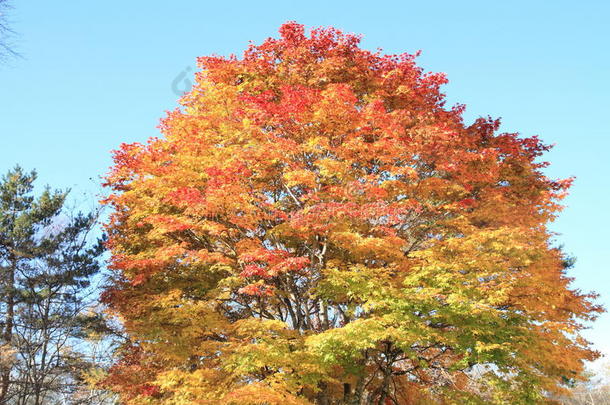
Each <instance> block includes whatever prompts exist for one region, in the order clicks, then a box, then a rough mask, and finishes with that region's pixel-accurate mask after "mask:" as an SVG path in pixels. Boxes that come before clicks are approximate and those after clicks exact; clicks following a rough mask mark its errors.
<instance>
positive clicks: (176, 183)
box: [104, 23, 600, 405]
mask: <svg viewBox="0 0 610 405" xmlns="http://www.w3.org/2000/svg"><path fill="white" fill-rule="evenodd" d="M280 34H281V37H280V38H279V39H268V40H267V41H265V42H264V43H263V44H262V45H259V46H255V45H252V46H250V47H249V49H248V50H247V51H246V52H245V53H244V56H243V58H242V59H238V58H236V57H229V58H222V57H203V58H200V59H199V65H200V67H201V72H200V73H198V75H197V77H196V78H197V83H196V85H195V86H194V87H193V89H192V91H191V92H190V93H188V94H187V95H185V96H184V97H183V98H182V99H181V104H182V108H181V109H178V110H175V111H173V112H171V113H169V114H168V116H167V118H165V119H164V120H163V121H162V123H161V126H160V128H161V131H162V133H163V137H162V138H160V139H157V138H155V139H151V140H150V141H149V142H148V143H147V144H145V145H143V144H127V145H122V146H121V148H120V149H119V150H118V151H117V152H116V153H115V166H114V168H113V170H112V171H111V173H110V174H109V175H108V178H107V182H108V185H109V186H110V187H112V189H113V191H114V193H113V194H112V195H110V197H109V198H108V200H107V201H108V203H109V204H111V205H112V206H113V207H114V213H113V215H112V218H111V219H110V221H109V223H108V226H107V229H108V232H109V242H108V246H109V248H110V249H111V252H112V266H113V269H114V270H115V271H116V273H115V280H114V283H113V286H112V287H111V288H109V289H108V290H107V291H106V292H105V294H104V300H105V302H107V303H108V304H109V305H110V307H111V309H112V311H114V313H115V314H117V315H118V316H119V317H120V318H121V319H122V320H123V321H124V326H125V330H126V332H127V333H128V335H129V336H130V339H131V340H130V343H129V344H126V345H124V346H123V347H122V349H121V352H120V355H121V358H120V360H119V361H118V362H117V364H116V365H115V366H114V368H113V369H112V370H111V373H110V375H109V377H108V378H107V380H106V384H107V386H110V387H112V388H113V389H114V390H116V391H117V392H119V393H120V395H121V397H122V400H123V401H124V402H125V403H127V404H154V403H158V404H166V405H167V404H187V403H201V404H205V403H210V404H218V403H223V404H311V403H315V404H415V403H431V402H433V403H445V404H449V403H455V404H465V403H473V404H474V403H485V404H490V403H496V404H532V403H542V402H550V399H549V398H550V395H551V393H561V392H564V391H565V384H564V383H565V382H566V381H571V380H573V379H574V378H578V376H579V375H580V372H581V370H582V362H583V360H590V359H593V358H595V357H596V353H595V352H593V351H591V349H590V348H589V346H588V343H587V342H586V341H585V340H583V339H582V338H581V337H580V336H579V330H580V329H582V324H581V322H582V321H583V320H590V319H593V318H594V317H595V314H596V312H598V311H600V308H599V307H597V306H595V305H594V304H592V302H591V299H592V298H593V296H592V295H587V294H583V293H580V292H579V291H577V290H573V289H570V287H569V284H570V278H568V277H567V276H566V274H565V269H564V262H565V260H566V259H565V257H564V255H563V254H562V252H561V251H560V250H559V249H557V248H554V247H553V246H552V240H551V236H552V234H551V233H550V232H549V231H548V229H547V226H546V225H547V223H548V222H549V221H551V220H553V218H554V217H555V216H556V214H557V213H558V212H559V210H560V208H561V206H560V205H559V200H560V199H561V198H562V197H563V196H564V194H565V192H566V190H567V188H568V187H569V184H570V180H550V179H548V178H547V177H545V176H544V174H543V173H542V169H543V168H544V167H545V165H546V164H545V163H543V162H540V161H538V158H539V157H540V156H541V155H542V154H543V153H544V152H545V151H547V150H548V149H549V147H547V146H545V145H544V144H542V143H541V142H540V141H539V140H538V139H537V138H536V137H530V138H523V137H520V136H519V135H518V134H509V133H498V127H499V121H497V120H493V119H489V118H480V119H477V120H476V121H475V122H474V123H472V124H470V125H466V124H465V123H464V122H463V120H462V111H463V106H460V105H458V106H455V107H453V108H446V107H445V105H444V103H445V102H444V96H443V94H442V93H441V92H440V90H439V88H440V86H441V85H442V84H444V83H445V82H446V80H445V78H444V77H443V75H440V74H429V73H423V72H422V70H421V68H419V67H417V66H416V64H415V62H414V55H408V54H402V55H383V54H381V53H372V52H369V51H366V50H362V49H360V48H359V47H358V44H359V39H358V37H356V36H353V35H346V34H343V33H341V32H339V31H337V30H335V29H332V28H328V29H314V30H312V31H311V34H310V35H309V36H308V35H306V34H305V31H304V28H303V26H301V25H299V24H296V23H288V24H285V25H283V26H282V27H281V28H280Z"/></svg>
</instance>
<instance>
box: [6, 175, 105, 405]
mask: <svg viewBox="0 0 610 405" xmlns="http://www.w3.org/2000/svg"><path fill="white" fill-rule="evenodd" d="M35 179H36V173H35V172H31V173H26V172H24V171H23V170H22V169H21V168H19V167H17V168H15V169H14V170H11V171H9V172H8V173H7V174H6V175H5V176H4V177H3V178H2V180H1V181H0V276H1V280H0V290H1V294H0V326H1V327H2V335H1V338H0V346H1V349H2V360H3V361H2V364H1V366H0V372H1V374H0V384H1V385H0V403H2V404H16V405H30V404H32V405H40V404H53V403H60V398H65V397H66V396H68V395H69V394H70V393H71V392H73V391H75V390H78V389H79V387H80V385H81V384H80V382H79V380H80V379H81V376H80V374H81V373H82V372H84V371H85V370H88V369H89V368H90V367H91V366H92V365H91V364H90V363H89V362H88V361H87V356H86V355H85V353H86V347H85V346H86V345H85V344H84V343H83V338H84V337H85V336H86V335H87V334H88V333H89V332H91V331H96V330H99V328H100V326H101V325H103V323H102V322H101V321H102V320H101V318H100V315H99V314H96V313H92V312H89V309H90V307H89V298H90V297H91V296H92V294H93V290H92V289H91V288H90V285H91V278H92V277H93V276H94V275H95V274H96V273H97V272H98V271H99V269H100V260H99V257H100V255H101V253H102V252H103V247H102V244H101V241H92V240H91V239H92V238H91V234H92V232H94V230H95V226H96V223H97V214H96V213H90V214H81V213H79V214H77V215H74V216H70V215H69V212H67V211H66V208H65V201H66V196H67V192H63V191H51V190H50V189H49V188H47V189H45V191H44V192H43V193H42V194H41V195H40V196H39V197H37V198H35V197H34V196H33V186H34V181H35ZM62 403H63V402H62Z"/></svg>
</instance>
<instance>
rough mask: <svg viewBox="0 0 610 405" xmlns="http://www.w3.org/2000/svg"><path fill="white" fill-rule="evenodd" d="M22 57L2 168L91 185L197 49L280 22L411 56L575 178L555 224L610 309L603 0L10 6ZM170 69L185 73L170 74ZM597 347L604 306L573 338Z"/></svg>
mask: <svg viewBox="0 0 610 405" xmlns="http://www.w3.org/2000/svg"><path fill="white" fill-rule="evenodd" d="M13 4H14V7H15V8H14V10H13V11H12V12H11V17H10V18H11V19H12V21H13V28H14V29H15V31H17V32H18V33H19V37H18V38H17V41H16V45H17V50H18V51H19V52H20V53H21V54H22V55H23V58H22V59H14V60H11V61H9V63H8V64H5V65H4V66H0V172H2V173H4V172H6V171H7V170H8V169H9V168H11V167H13V166H14V165H15V164H20V165H22V166H23V167H25V168H28V169H29V168H36V169H37V170H38V171H39V174H40V176H39V177H40V179H41V183H49V184H50V185H52V186H53V187H58V188H67V187H71V188H72V189H73V192H74V195H75V196H76V197H77V198H78V196H81V195H83V194H86V195H93V194H95V193H96V192H98V191H99V186H98V183H99V181H98V177H99V176H100V175H101V174H103V173H104V172H105V171H106V169H107V168H108V166H109V165H110V150H111V149H113V148H115V147H117V145H119V144H120V143H122V142H134V141H144V140H145V139H147V138H148V137H150V136H155V135H157V134H158V133H157V130H156V128H155V127H156V125H157V122H158V119H159V118H160V117H162V116H163V114H164V111H165V110H169V109H173V108H174V107H175V106H176V100H177V98H178V96H177V95H176V94H175V93H176V91H180V89H182V88H184V86H185V85H187V84H188V81H189V79H190V78H191V77H192V74H193V72H194V65H195V63H194V62H195V58H196V57H197V56H201V55H209V54H212V53H217V54H223V55H226V54H230V53H237V54H239V53H241V51H242V50H243V49H244V48H245V47H246V46H247V44H248V41H250V40H252V41H254V42H260V41H262V40H263V39H265V38H266V37H268V36H275V35H276V33H277V28H278V27H279V26H280V24H282V23H283V22H285V21H287V20H296V21H298V22H300V23H303V24H305V25H307V26H319V25H333V26H335V27H337V28H340V29H343V30H345V31H348V32H354V33H360V34H363V35H364V39H363V46H364V47H365V48H369V49H376V48H379V47H381V48H383V49H384V50H385V51H386V52H388V53H398V52H403V51H408V52H415V51H417V50H422V51H423V53H422V56H421V57H420V58H419V63H420V65H421V66H423V67H424V68H425V69H426V70H430V71H441V72H445V73H446V74H447V75H448V78H449V80H450V83H449V85H447V86H446V87H445V92H446V93H447V96H448V100H449V102H450V103H456V102H460V103H464V104H466V105H467V111H466V120H467V122H470V121H471V120H472V119H474V118H476V117H478V116H486V115H491V116H493V117H502V119H503V126H502V130H504V131H510V132H513V131H514V132H521V133H522V134H524V135H534V134H538V135H540V136H541V137H542V139H544V140H545V141H546V142H547V143H554V144H556V145H557V146H556V147H555V149H554V150H553V151H552V152H551V153H550V154H549V155H548V156H547V160H550V161H551V162H552V166H551V167H550V168H549V170H548V175H549V176H550V177H568V176H576V178H577V179H576V183H575V185H574V187H573V188H572V191H571V196H570V197H569V198H568V199H567V201H566V203H567V205H568V207H567V208H566V210H565V211H564V213H563V214H562V216H561V217H560V219H559V220H557V221H556V222H555V223H554V224H553V225H552V228H553V229H554V230H555V231H557V232H559V233H560V234H561V235H559V236H558V237H557V239H558V242H559V243H562V244H564V245H565V247H566V250H567V251H568V252H570V253H572V254H573V255H575V256H576V257H577V259H578V260H577V265H576V268H575V269H574V270H573V271H572V272H571V273H570V274H571V275H572V276H574V277H576V282H575V285H576V286H577V287H579V288H582V289H583V290H585V291H587V290H596V291H597V292H599V293H600V294H601V298H600V300H599V301H600V302H601V303H605V304H606V306H608V307H610V272H609V271H608V270H607V267H608V263H609V262H610V248H608V246H607V245H608V242H609V238H608V229H610V214H609V210H608V200H609V197H610V180H609V176H608V173H607V172H608V169H609V168H610V167H609V166H610V163H609V161H610V154H609V150H610V129H609V128H610V126H609V125H608V123H607V121H608V119H609V118H610V104H609V102H608V95H609V94H610V79H609V75H610V52H609V49H608V42H609V40H610V25H609V24H608V23H607V17H608V15H610V2H606V1H602V0H599V1H591V0H589V1H586V0H585V1H581V2H575V1H532V0H530V1H511V2H492V1H459V2H456V1H437V2H427V1H422V0H420V1H417V2H414V1H408V0H403V1H396V2H382V1H379V2H357V1H350V2H343V1H334V2H330V1H328V2H326V1H307V2H303V1H301V2H292V1H268V2H251V1H247V2H240V1H232V2H230V1H224V2H223V1H214V2H211V1H210V2H206V1H194V0H193V1H176V2H168V1H146V2H145V1H131V2H126V1H116V0H108V1H104V2H84V1H63V2H48V1H28V2H25V1H23V2H17V1H14V2H13ZM181 73H185V75H184V76H183V77H181V76H180V74H181ZM586 336H587V337H589V338H590V339H591V340H593V341H594V342H595V343H596V345H597V347H598V348H599V349H600V350H602V351H604V352H606V353H609V354H610V316H609V315H604V316H603V317H602V318H600V319H599V321H598V322H596V324H595V325H594V327H593V328H592V329H591V330H589V331H587V332H586Z"/></svg>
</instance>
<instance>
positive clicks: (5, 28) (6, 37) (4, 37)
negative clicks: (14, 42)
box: [0, 0, 17, 60]
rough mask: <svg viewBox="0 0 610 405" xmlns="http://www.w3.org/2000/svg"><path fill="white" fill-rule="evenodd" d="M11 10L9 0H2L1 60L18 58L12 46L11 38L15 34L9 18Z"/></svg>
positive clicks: (0, 15)
mask: <svg viewBox="0 0 610 405" xmlns="http://www.w3.org/2000/svg"><path fill="white" fill-rule="evenodd" d="M10 8H11V6H10V4H9V2H8V0H0V60H2V59H4V58H6V57H8V56H16V55H17V52H15V50H14V49H13V47H12V46H11V37H12V36H13V35H14V34H15V33H14V32H13V30H12V29H11V28H10V25H9V21H8V18H7V15H8V10H9V9H10Z"/></svg>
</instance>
